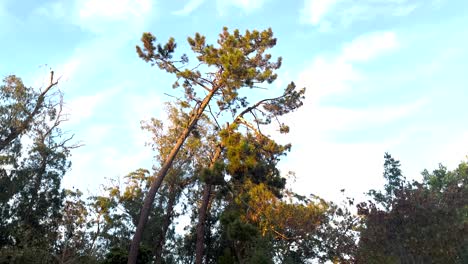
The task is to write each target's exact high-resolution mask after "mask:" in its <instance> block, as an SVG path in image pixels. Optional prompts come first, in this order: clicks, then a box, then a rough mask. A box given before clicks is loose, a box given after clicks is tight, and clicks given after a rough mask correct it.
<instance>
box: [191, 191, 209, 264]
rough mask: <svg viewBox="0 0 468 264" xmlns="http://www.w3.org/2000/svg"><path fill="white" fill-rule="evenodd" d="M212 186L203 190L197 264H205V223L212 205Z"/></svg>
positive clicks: (199, 217)
mask: <svg viewBox="0 0 468 264" xmlns="http://www.w3.org/2000/svg"><path fill="white" fill-rule="evenodd" d="M211 188H212V185H211V184H206V185H205V187H204V189H203V198H202V203H201V205H200V209H199V213H198V224H197V244H196V249H195V255H196V257H195V264H202V263H203V255H204V254H203V249H204V247H203V246H204V242H205V222H206V215H207V214H208V204H209V203H210V196H211Z"/></svg>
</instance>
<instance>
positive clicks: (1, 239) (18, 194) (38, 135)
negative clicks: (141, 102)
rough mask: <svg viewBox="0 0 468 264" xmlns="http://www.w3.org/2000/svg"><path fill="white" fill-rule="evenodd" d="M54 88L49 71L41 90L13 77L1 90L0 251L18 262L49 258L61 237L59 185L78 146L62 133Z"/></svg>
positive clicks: (59, 100) (60, 107)
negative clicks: (48, 76)
mask: <svg viewBox="0 0 468 264" xmlns="http://www.w3.org/2000/svg"><path fill="white" fill-rule="evenodd" d="M57 84H58V80H57V79H55V78H54V73H53V72H51V75H50V82H49V84H48V85H46V86H45V88H43V89H34V88H30V87H26V86H25V85H24V84H23V82H22V80H21V79H20V78H18V77H16V76H8V77H6V78H5V79H4V84H3V85H1V86H0V193H1V194H0V214H1V217H0V234H1V235H0V248H1V249H2V252H4V253H5V252H6V253H5V254H2V255H3V256H5V255H6V256H7V257H10V258H13V259H15V258H16V257H21V258H24V259H18V260H16V261H19V262H21V261H29V260H27V258H28V257H31V258H33V259H34V256H36V257H37V256H38V254H40V255H39V256H43V257H44V258H51V257H52V255H53V254H52V253H53V252H54V245H55V242H56V240H57V238H58V236H59V230H58V226H59V224H60V221H61V218H62V216H61V214H62V210H61V209H62V201H63V198H64V197H65V193H64V192H63V190H62V189H61V186H60V184H61V179H62V177H63V176H64V174H65V172H66V171H67V170H68V168H69V166H70V162H69V161H68V157H69V155H70V150H71V149H72V148H74V147H76V145H73V144H72V143H71V140H72V138H73V136H69V135H67V134H66V133H65V132H63V131H62V129H61V125H62V123H63V122H64V121H66V116H65V115H64V113H63V111H62V110H63V97H62V94H61V92H60V91H59V90H58V89H56V86H57ZM15 251H17V253H18V252H19V253H18V254H16V253H15ZM20 251H21V252H20ZM8 252H10V253H11V254H10V253H8ZM28 254H30V255H28Z"/></svg>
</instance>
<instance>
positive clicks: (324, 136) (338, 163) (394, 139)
mask: <svg viewBox="0 0 468 264" xmlns="http://www.w3.org/2000/svg"><path fill="white" fill-rule="evenodd" d="M398 47H399V40H398V36H397V34H396V33H394V32H391V31H385V32H374V33H370V34H365V35H361V36H358V37H356V38H355V39H354V40H352V41H350V42H348V43H346V44H344V45H343V46H342V48H341V50H340V51H339V52H338V53H337V54H335V55H324V54H322V55H319V56H317V57H316V58H315V59H314V60H313V61H312V62H311V63H310V65H309V66H308V67H307V68H305V69H304V70H303V71H302V72H301V73H300V74H299V75H298V79H297V84H298V86H299V87H307V93H306V100H305V103H304V106H303V108H302V109H300V110H299V111H298V112H295V113H293V114H292V115H290V116H288V120H287V122H288V123H289V124H290V125H291V127H292V130H291V133H290V134H289V135H286V136H279V135H275V137H278V139H279V140H280V141H281V142H291V143H292V144H293V151H292V153H291V154H290V156H289V157H288V159H287V160H286V162H285V163H284V164H283V165H281V166H282V170H283V171H289V170H293V171H295V172H296V175H297V182H296V183H295V184H293V186H294V188H295V189H296V190H298V191H299V192H302V193H304V194H307V193H315V194H319V195H321V196H324V197H326V198H329V199H339V198H340V193H339V191H338V190H339V189H341V188H345V187H346V188H347V189H348V190H349V191H350V192H351V193H352V194H353V195H355V196H357V197H359V196H360V195H361V193H360V192H362V190H366V189H369V188H376V187H378V186H379V185H380V184H381V183H382V182H381V177H380V175H381V173H382V162H383V159H382V157H383V153H384V152H385V151H388V150H389V149H391V148H392V146H395V145H396V144H399V143H400V142H401V141H402V140H404V139H405V138H404V137H402V135H401V134H400V133H397V134H395V135H393V136H390V137H389V136H388V135H378V134H375V135H373V138H374V140H365V139H364V140H363V139H360V140H357V141H356V140H347V141H339V140H337V139H336V135H340V134H341V135H343V134H346V133H347V132H349V131H359V132H360V133H372V132H370V131H372V129H375V128H376V127H382V126H384V127H385V126H390V124H392V125H395V123H396V122H398V121H399V120H402V119H404V118H406V117H408V116H411V115H414V114H415V113H417V112H418V111H420V109H422V108H423V107H425V106H426V105H427V103H428V101H427V100H426V99H425V98H419V99H417V100H415V101H410V102H404V103H401V102H398V103H393V104H392V103H391V102H387V103H386V104H384V105H379V106H366V107H362V106H361V107H356V106H355V107H352V106H336V105H327V104H326V103H324V102H325V101H326V99H327V98H330V97H334V98H340V97H346V96H350V93H348V92H349V91H352V90H353V89H354V88H355V87H358V86H359V85H360V84H362V83H363V81H365V80H366V78H367V74H366V72H365V71H363V70H362V69H359V67H357V63H359V64H360V65H361V64H369V63H373V62H375V61H377V60H378V59H379V57H380V56H382V55H384V54H388V53H391V52H394V51H395V50H397V49H398ZM405 129H406V128H404V127H403V128H402V129H401V130H400V131H401V133H403V131H405ZM376 137H377V140H375V138H376ZM364 138H365V137H364ZM349 175H354V178H351V177H349ZM321 179H324V180H321ZM325 179H326V180H325ZM357 183H359V184H357ZM315 186H317V187H315Z"/></svg>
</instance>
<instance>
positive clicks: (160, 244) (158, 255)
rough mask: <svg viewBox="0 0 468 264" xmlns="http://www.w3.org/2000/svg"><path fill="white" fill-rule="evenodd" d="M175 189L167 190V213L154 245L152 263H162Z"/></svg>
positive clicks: (175, 193)
mask: <svg viewBox="0 0 468 264" xmlns="http://www.w3.org/2000/svg"><path fill="white" fill-rule="evenodd" d="M176 190H177V189H176V188H174V187H170V188H169V200H168V201H167V212H166V215H165V216H164V220H163V225H162V227H161V233H160V234H159V238H158V241H157V244H156V248H155V250H154V258H155V259H154V261H155V263H156V264H161V263H162V251H163V248H164V244H165V243H166V234H167V230H168V229H169V225H170V224H171V219H172V215H173V211H174V204H175V200H176V195H177V191H176Z"/></svg>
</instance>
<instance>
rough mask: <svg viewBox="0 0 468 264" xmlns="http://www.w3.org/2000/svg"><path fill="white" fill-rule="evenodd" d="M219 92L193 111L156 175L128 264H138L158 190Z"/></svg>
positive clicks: (135, 235)
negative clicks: (144, 234)
mask: <svg viewBox="0 0 468 264" xmlns="http://www.w3.org/2000/svg"><path fill="white" fill-rule="evenodd" d="M217 90H218V88H213V89H212V90H211V91H210V92H209V93H208V95H207V96H206V97H205V98H204V99H203V101H202V102H201V104H200V106H199V107H198V108H195V109H194V110H193V112H192V115H191V116H192V117H191V119H190V122H189V124H188V126H187V127H186V128H185V129H184V131H183V132H182V133H181V134H180V136H179V138H178V140H177V142H176V144H175V145H174V147H173V148H172V150H171V152H170V153H169V155H168V156H167V158H166V161H165V162H164V164H163V165H162V167H161V170H160V171H159V173H158V174H157V175H156V180H155V181H153V183H152V184H151V188H150V190H149V192H148V194H147V195H146V197H145V200H144V203H143V208H141V213H140V218H139V219H138V226H137V228H136V231H135V234H134V236H133V240H132V243H131V246H130V252H129V254H128V262H127V263H128V264H136V261H137V257H138V248H139V247H140V242H141V238H142V235H143V230H144V228H145V225H146V222H147V221H148V216H149V213H150V210H151V207H152V205H153V202H154V197H155V196H156V193H157V192H158V189H159V187H160V186H161V183H162V182H163V180H164V177H166V174H167V172H168V171H169V169H170V168H171V166H172V162H173V161H174V159H175V157H176V156H177V153H178V152H179V150H180V148H181V147H182V145H183V144H184V142H185V140H186V139H187V137H188V136H189V134H190V132H191V131H192V130H193V128H194V127H195V125H196V124H197V122H198V120H199V119H200V117H201V116H202V114H203V112H204V111H205V108H206V107H207V106H208V104H209V102H210V100H211V98H213V96H214V94H215V93H216V91H217Z"/></svg>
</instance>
